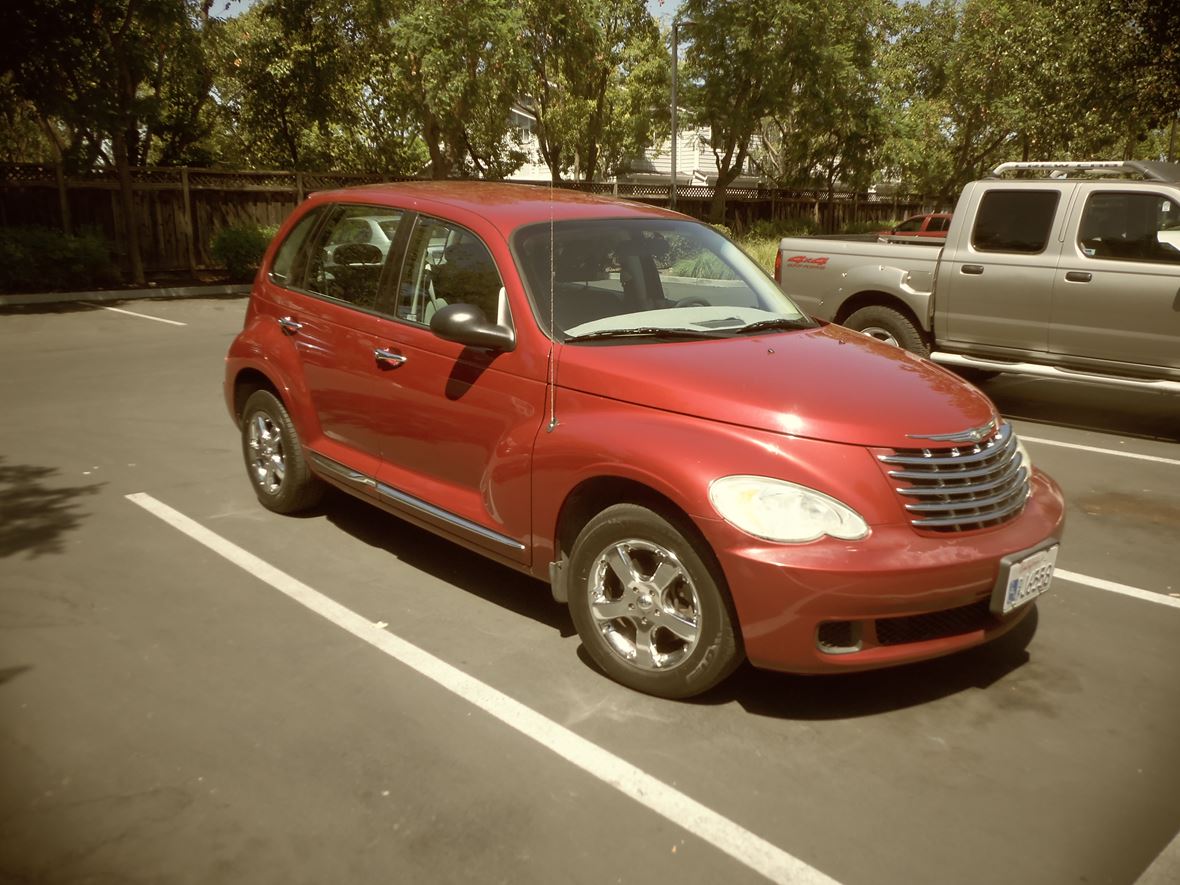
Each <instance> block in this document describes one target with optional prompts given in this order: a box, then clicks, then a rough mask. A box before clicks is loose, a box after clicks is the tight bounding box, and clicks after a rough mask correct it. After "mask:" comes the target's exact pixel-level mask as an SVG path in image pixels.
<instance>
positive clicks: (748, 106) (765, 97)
mask: <svg viewBox="0 0 1180 885" xmlns="http://www.w3.org/2000/svg"><path fill="white" fill-rule="evenodd" d="M812 7H814V8H812ZM681 12H682V14H683V17H684V18H685V19H686V20H687V21H688V22H691V25H690V26H689V25H686V26H685V27H684V29H683V33H684V34H685V35H686V39H687V40H688V41H689V42H688V47H687V50H686V52H685V65H684V74H685V78H684V79H685V80H686V83H685V86H684V104H685V111H686V114H685V116H686V118H687V119H688V121H689V122H691V123H695V124H697V125H698V126H702V127H708V129H709V133H710V135H709V144H710V147H711V149H712V151H713V156H714V158H715V159H716V161H717V173H718V174H717V182H716V185H715V186H714V189H713V201H712V205H711V207H710V217H711V218H712V220H713V221H715V222H721V221H723V220H724V215H725V191H726V188H728V187H729V185H730V184H732V183H733V181H734V179H736V178H737V177H738V175H739V174H741V172H742V170H743V169H744V168H745V166H746V161H747V159H748V157H749V156H750V150H751V143H752V140H753V137H754V135H755V133H757V132H758V131H759V129H760V127H761V126H762V123H763V121H764V120H765V119H766V118H767V117H769V116H771V115H772V114H773V113H774V112H775V111H776V110H777V111H781V109H782V108H783V107H784V104H785V103H786V102H787V101H789V100H790V97H792V96H795V95H796V94H797V93H798V91H799V89H800V88H801V85H802V84H803V82H804V81H805V80H806V78H807V76H808V73H809V72H810V71H811V70H813V69H814V67H815V65H814V57H815V54H814V51H813V50H814V44H813V42H812V33H813V28H812V25H813V22H814V19H815V18H816V16H817V15H819V14H821V12H822V11H821V10H820V9H819V8H818V3H817V2H810V3H809V4H807V5H805V4H804V3H802V2H799V3H796V2H793V0H686V2H685V4H684V5H683V6H682V7H681Z"/></svg>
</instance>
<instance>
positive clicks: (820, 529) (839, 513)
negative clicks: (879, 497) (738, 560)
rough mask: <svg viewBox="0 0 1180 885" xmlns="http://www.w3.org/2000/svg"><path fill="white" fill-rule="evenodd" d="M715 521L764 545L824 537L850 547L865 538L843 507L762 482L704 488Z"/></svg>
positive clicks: (859, 522)
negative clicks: (718, 518) (716, 516)
mask: <svg viewBox="0 0 1180 885" xmlns="http://www.w3.org/2000/svg"><path fill="white" fill-rule="evenodd" d="M709 501H710V502H711V503H712V505H713V507H714V508H715V509H716V511H717V512H718V513H719V514H721V518H722V519H724V520H725V521H726V522H728V523H730V524H732V525H734V526H736V527H737V528H739V529H741V530H742V531H743V532H746V533H748V534H751V535H754V536H755V537H757V538H765V539H766V540H768V541H782V542H789V543H802V542H805V541H814V540H816V539H817V538H822V537H823V536H824V535H830V536H831V537H833V538H840V539H841V540H844V541H855V540H858V539H859V538H863V537H865V536H866V535H868V533H869V527H868V524H867V523H866V522H865V521H864V518H863V517H862V516H861V515H860V514H859V513H857V512H856V511H855V510H853V509H852V508H851V507H849V506H847V505H846V504H841V503H840V502H839V501H837V500H836V499H835V498H830V497H828V496H827V495H825V494H823V493H822V492H817V491H815V490H814V489H809V488H807V487H806V486H801V485H796V484H795V483H793V482H785V481H784V480H781V479H771V478H769V477H766V476H723V477H721V478H720V479H716V480H714V481H713V483H712V484H711V485H710V486H709Z"/></svg>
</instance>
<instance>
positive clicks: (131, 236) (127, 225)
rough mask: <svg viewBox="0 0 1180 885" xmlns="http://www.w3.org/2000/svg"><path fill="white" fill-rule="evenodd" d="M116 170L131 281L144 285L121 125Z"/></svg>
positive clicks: (117, 128)
mask: <svg viewBox="0 0 1180 885" xmlns="http://www.w3.org/2000/svg"><path fill="white" fill-rule="evenodd" d="M114 140H115V145H114V147H115V171H116V172H117V174H118V176H119V206H120V208H121V210H122V215H123V236H124V240H123V242H125V243H126V244H127V263H128V269H129V270H130V272H131V282H133V283H135V284H136V285H137V286H143V285H145V283H146V279H145V277H144V273H143V255H142V253H141V252H140V248H139V224H138V220H137V218H136V215H135V193H134V191H133V190H132V187H131V161H130V158H129V157H128V156H127V136H126V134H125V133H124V132H123V129H122V128H121V127H116V128H115V133H114Z"/></svg>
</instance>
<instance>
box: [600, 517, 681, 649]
mask: <svg viewBox="0 0 1180 885" xmlns="http://www.w3.org/2000/svg"><path fill="white" fill-rule="evenodd" d="M589 589H590V613H591V615H592V616H593V618H594V624H595V626H596V627H597V629H598V631H599V632H600V633H601V634H602V637H603V639H604V640H605V641H606V645H607V646H608V647H609V648H610V649H611V651H612V652H614V654H616V655H617V656H618V657H619V658H621V659H622V660H624V661H626V662H627V663H629V664H631V665H633V666H635V667H638V668H640V669H642V670H667V669H669V668H672V667H675V666H676V665H677V664H679V663H680V662H681V661H683V660H685V659H686V658H687V657H688V656H689V655H691V654H692V651H693V649H694V648H696V645H697V641H698V640H699V638H700V612H701V602H700V598H699V597H698V595H697V591H696V588H695V587H694V586H693V582H692V578H691V577H690V576H689V574H688V571H687V570H686V569H685V568H684V566H683V565H681V563H680V560H679V559H677V558H676V554H674V553H673V552H672V551H671V550H668V549H667V548H665V547H661V546H660V545H659V544H654V543H652V542H650V541H643V540H639V539H637V538H630V539H627V540H625V541H620V542H618V543H616V544H613V545H611V546H610V547H608V548H607V549H606V550H603V551H602V553H600V554H599V555H598V556H597V557H596V558H595V560H594V563H593V565H592V566H591V568H590V588H589Z"/></svg>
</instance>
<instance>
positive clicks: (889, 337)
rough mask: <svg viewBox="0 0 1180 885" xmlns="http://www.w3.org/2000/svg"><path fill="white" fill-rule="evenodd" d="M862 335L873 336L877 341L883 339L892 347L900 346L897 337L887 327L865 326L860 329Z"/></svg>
mask: <svg viewBox="0 0 1180 885" xmlns="http://www.w3.org/2000/svg"><path fill="white" fill-rule="evenodd" d="M860 333H861V334H862V335H868V336H869V337H870V338H875V339H876V340H877V341H884V342H885V343H886V344H892V345H893V346H894V347H901V344H900V343H899V342H898V340H897V337H896V336H895V335H894V334H893V333H892V332H890V331H889V330H888V329H886V328H883V327H881V326H865V327H864V328H863V329H861V330H860Z"/></svg>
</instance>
